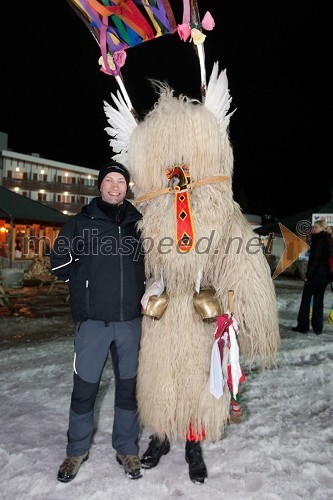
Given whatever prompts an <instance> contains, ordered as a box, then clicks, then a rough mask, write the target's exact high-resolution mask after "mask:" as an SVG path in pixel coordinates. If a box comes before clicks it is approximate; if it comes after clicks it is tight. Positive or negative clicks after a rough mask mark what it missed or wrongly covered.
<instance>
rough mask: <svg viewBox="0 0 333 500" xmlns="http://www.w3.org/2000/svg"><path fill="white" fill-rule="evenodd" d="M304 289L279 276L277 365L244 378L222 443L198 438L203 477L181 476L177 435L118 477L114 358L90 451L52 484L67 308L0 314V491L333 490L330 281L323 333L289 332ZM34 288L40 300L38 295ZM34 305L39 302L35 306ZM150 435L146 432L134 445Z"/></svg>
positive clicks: (136, 498)
mask: <svg viewBox="0 0 333 500" xmlns="http://www.w3.org/2000/svg"><path fill="white" fill-rule="evenodd" d="M301 287H302V284H301V283H300V282H297V281H292V280H287V279H281V280H278V281H276V292H277V299H278V307H279V314H280V331H281V338H282V343H281V348H280V351H279V355H278V368H277V369H273V370H270V371H266V372H264V373H261V372H259V371H254V372H252V373H251V374H249V375H248V379H247V382H246V384H245V386H243V392H242V406H243V408H244V412H245V415H244V420H243V422H242V423H241V424H240V425H235V424H232V425H230V426H228V427H227V428H226V432H225V436H224V438H223V439H222V440H221V441H220V442H218V443H215V444H212V443H208V442H205V443H204V444H203V450H204V457H205V461H206V464H207V468H208V474H209V478H208V481H207V483H205V484H204V485H195V484H193V483H192V482H191V481H190V479H189V476H188V466H187V464H186V462H185V459H184V443H179V444H173V445H172V447H171V451H170V453H169V454H168V455H166V456H164V457H162V459H161V462H160V464H159V466H158V467H157V468H156V469H153V470H150V471H149V470H148V471H145V475H144V477H143V478H142V479H139V480H136V481H133V480H129V479H127V478H126V477H125V475H124V471H123V469H122V468H121V466H120V465H119V464H117V462H116V461H115V452H114V450H113V449H112V446H111V429H112V420H113V398H114V387H113V382H112V368H111V364H110V362H108V363H107V366H106V369H105V371H104V374H103V377H102V382H101V388H100V393H99V397H98V401H97V404H96V411H95V427H96V431H95V435H94V442H93V446H92V448H91V452H90V458H89V460H88V461H87V462H86V463H85V464H84V465H83V466H82V467H81V469H80V471H79V473H78V475H77V477H76V478H75V480H73V481H72V482H71V483H68V484H62V483H59V482H58V481H57V479H56V475H57V469H58V466H59V465H60V463H61V462H62V460H63V458H64V456H65V446H66V431H67V421H68V410H69V402H70V393H71V387H72V351H73V339H72V335H71V334H70V333H69V331H70V330H71V323H70V317H69V314H68V308H66V307H64V310H63V311H62V312H61V314H60V315H59V314H58V315H57V313H56V312H55V311H54V312H55V314H54V315H53V314H52V311H51V312H50V314H47V315H46V317H44V318H40V317H39V318H33V317H22V316H16V317H9V316H4V317H1V318H0V330H1V335H0V339H1V340H0V363H1V364H0V401H1V417H2V418H1V421H2V425H1V427H0V468H1V474H0V498H1V499H3V500H67V499H71V500H106V499H108V500H109V499H113V500H120V499H126V500H127V499H131V500H156V499H157V500H159V499H166V498H168V499H170V498H184V499H191V500H206V499H207V500H208V499H209V500H212V499H214V500H215V499H224V500H236V499H237V500H278V499H283V500H292V499H315V500H321V499H325V500H326V499H329V498H333V465H332V456H333V453H332V448H333V430H332V422H333V408H332V401H333V389H332V387H333V384H332V361H333V326H332V325H329V324H328V322H327V320H326V318H327V316H328V313H329V309H330V306H331V304H332V298H333V297H332V294H331V292H330V290H329V289H327V292H326V295H325V328H324V333H323V334H322V335H321V336H316V335H314V334H313V333H309V334H307V335H302V334H301V333H295V332H292V331H291V326H294V325H295V324H296V321H295V320H296V315H297V310H298V306H299V301H300V296H301ZM55 293H57V292H55ZM39 295H40V298H41V299H43V298H44V299H45V297H46V293H45V292H43V293H42V292H39ZM42 306H43V302H41V305H39V308H40V310H39V313H41V310H42ZM58 312H59V310H58ZM32 316H33V315H32ZM35 316H36V314H35ZM61 318H62V320H61ZM62 329H63V331H64V336H62V335H61V331H62ZM41 332H44V335H43V334H42V333H41ZM50 332H53V334H54V335H52V336H51V335H50ZM148 442H149V435H148V431H146V430H145V429H144V430H143V432H142V438H141V441H140V451H141V453H142V452H143V451H144V450H145V448H146V446H147V444H148Z"/></svg>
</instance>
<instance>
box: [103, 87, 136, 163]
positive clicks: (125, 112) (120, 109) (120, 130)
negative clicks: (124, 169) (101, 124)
mask: <svg viewBox="0 0 333 500" xmlns="http://www.w3.org/2000/svg"><path fill="white" fill-rule="evenodd" d="M111 98H112V100H113V102H114V104H115V106H116V108H117V109H116V108H114V107H113V106H111V105H110V104H109V103H107V102H106V101H104V112H105V114H106V117H107V121H108V123H109V124H110V125H111V126H110V127H106V128H105V129H104V130H105V131H106V132H107V133H108V134H109V135H110V136H111V137H112V139H110V140H109V144H110V146H111V148H112V149H113V151H114V152H115V153H116V154H115V155H113V159H115V160H117V161H119V162H120V163H122V164H123V165H125V166H127V163H128V145H129V140H130V137H131V134H132V132H133V130H134V129H135V127H137V125H138V123H137V121H136V120H135V118H134V116H133V114H132V113H131V112H130V110H129V108H128V106H127V104H126V102H125V100H124V99H123V97H122V95H121V93H120V92H119V91H118V92H117V96H115V95H114V94H111Z"/></svg>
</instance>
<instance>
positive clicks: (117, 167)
mask: <svg viewBox="0 0 333 500" xmlns="http://www.w3.org/2000/svg"><path fill="white" fill-rule="evenodd" d="M110 172H117V173H118V174H121V175H123V176H124V177H125V180H126V184H127V190H128V188H129V182H130V174H129V171H128V170H127V169H126V168H125V167H124V165H122V164H121V163H118V162H117V161H115V160H111V161H109V163H107V164H106V165H104V166H103V167H102V168H101V169H100V171H99V174H98V191H100V190H101V184H102V182H103V179H104V177H105V176H106V175H107V174H109V173H110Z"/></svg>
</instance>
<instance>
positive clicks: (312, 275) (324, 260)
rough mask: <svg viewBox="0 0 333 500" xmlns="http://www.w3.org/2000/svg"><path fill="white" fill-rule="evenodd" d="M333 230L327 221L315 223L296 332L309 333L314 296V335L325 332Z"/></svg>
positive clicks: (294, 328) (312, 323)
mask: <svg viewBox="0 0 333 500" xmlns="http://www.w3.org/2000/svg"><path fill="white" fill-rule="evenodd" d="M331 233H332V230H331V228H330V227H329V226H327V224H326V221H325V220H318V221H316V222H315V224H314V226H313V230H312V237H311V245H310V257H309V262H308V267H307V271H306V276H305V279H304V287H303V293H302V299H301V304H300V308H299V312H298V316H297V326H295V327H293V328H292V330H293V331H294V332H300V333H308V331H309V327H310V318H309V310H310V304H311V297H312V296H313V309H312V317H311V325H312V329H313V331H314V333H315V334H316V335H320V334H321V333H322V330H323V309H324V294H325V290H326V287H327V285H328V284H329V283H330V281H331V272H330V268H329V256H330V239H331Z"/></svg>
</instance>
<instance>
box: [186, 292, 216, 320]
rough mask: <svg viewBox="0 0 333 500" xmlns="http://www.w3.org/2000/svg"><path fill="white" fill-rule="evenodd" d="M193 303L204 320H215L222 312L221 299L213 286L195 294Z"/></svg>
mask: <svg viewBox="0 0 333 500" xmlns="http://www.w3.org/2000/svg"><path fill="white" fill-rule="evenodd" d="M193 305H194V308H195V310H196V311H197V313H198V314H200V316H201V318H202V319H203V320H204V321H213V320H214V319H216V318H217V317H218V316H220V315H221V314H222V310H221V306H220V302H219V299H218V298H217V297H216V292H215V290H214V289H212V288H208V289H206V290H200V292H199V293H195V294H194V296H193Z"/></svg>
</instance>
